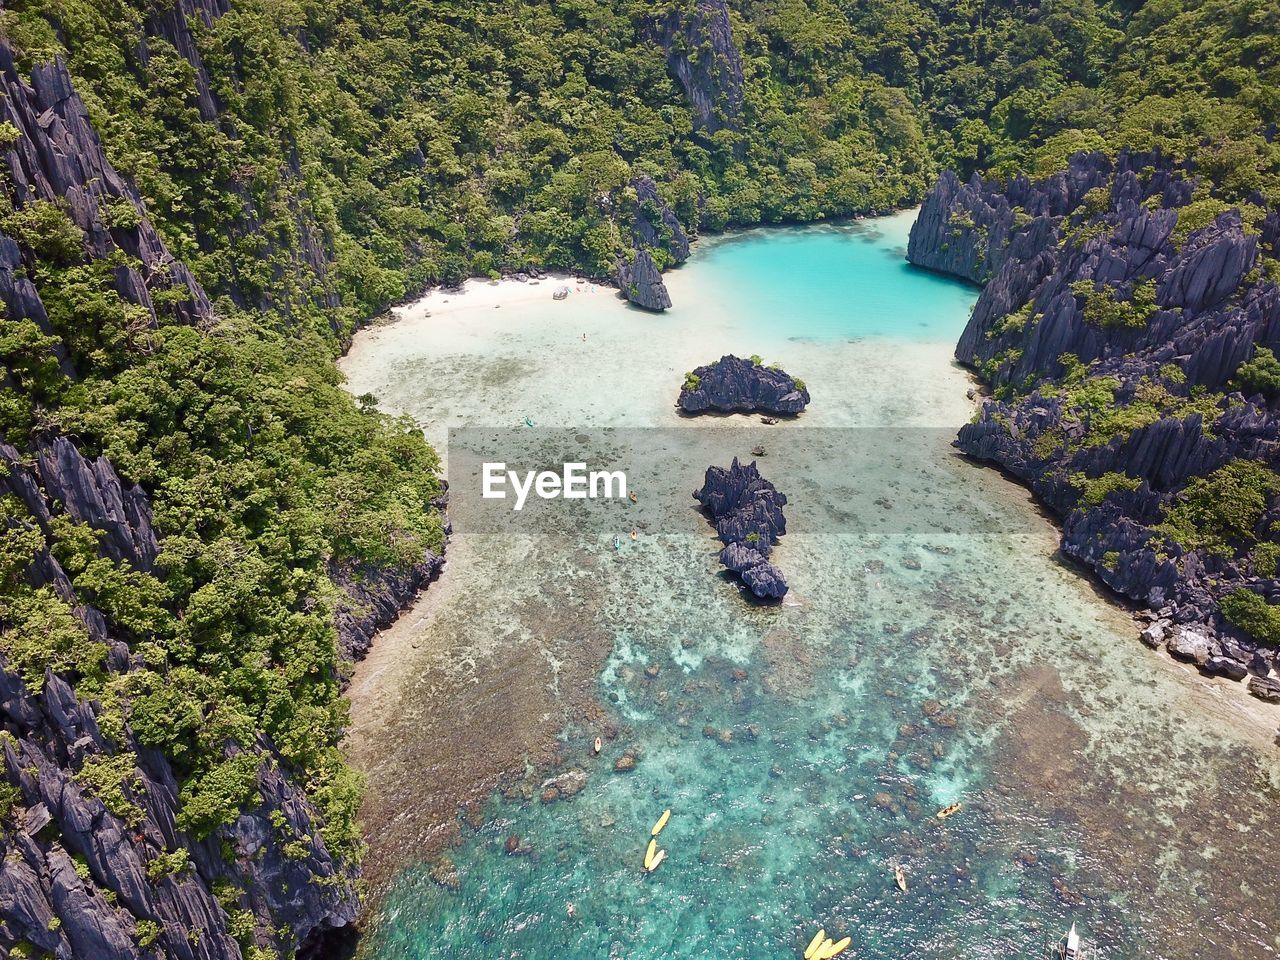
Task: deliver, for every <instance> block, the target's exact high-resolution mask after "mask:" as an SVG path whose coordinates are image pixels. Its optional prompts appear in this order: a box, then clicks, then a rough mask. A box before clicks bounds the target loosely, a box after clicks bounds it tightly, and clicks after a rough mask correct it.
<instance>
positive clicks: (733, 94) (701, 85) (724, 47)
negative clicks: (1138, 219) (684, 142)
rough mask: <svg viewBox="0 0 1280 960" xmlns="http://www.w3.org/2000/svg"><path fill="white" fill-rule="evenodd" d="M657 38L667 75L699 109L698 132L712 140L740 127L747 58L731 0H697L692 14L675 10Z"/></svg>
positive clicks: (696, 111) (657, 26) (695, 110)
mask: <svg viewBox="0 0 1280 960" xmlns="http://www.w3.org/2000/svg"><path fill="white" fill-rule="evenodd" d="M651 35H652V36H653V38H654V39H655V40H656V41H657V42H658V44H659V45H660V46H661V47H662V49H663V50H665V51H666V54H667V69H668V70H669V71H670V72H671V73H672V74H673V75H674V76H675V78H676V80H678V81H679V83H680V88H681V89H682V90H683V91H684V95H685V98H686V99H687V100H688V101H689V106H691V107H692V108H693V116H694V122H695V123H696V124H697V126H698V129H699V130H701V131H703V132H704V133H708V134H711V133H715V132H716V131H717V130H723V129H725V128H732V127H736V126H737V124H738V121H739V119H740V117H741V114H742V86H743V75H742V58H741V56H740V55H739V53H738V47H737V44H736V43H735V42H734V39H733V26H732V23H731V22H730V18H729V5H728V3H727V2H726V0H696V2H695V3H694V4H693V8H692V10H689V9H688V8H686V9H684V10H681V9H678V8H677V9H672V10H671V11H670V12H669V13H667V14H666V16H665V17H663V18H662V19H661V20H659V21H657V22H656V23H655V24H654V26H653V28H652V30H651ZM694 51H696V53H695V52H694Z"/></svg>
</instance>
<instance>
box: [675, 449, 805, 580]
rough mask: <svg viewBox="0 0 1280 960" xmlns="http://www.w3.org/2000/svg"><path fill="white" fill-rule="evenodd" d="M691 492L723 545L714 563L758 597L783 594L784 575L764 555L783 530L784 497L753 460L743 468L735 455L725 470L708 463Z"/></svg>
mask: <svg viewBox="0 0 1280 960" xmlns="http://www.w3.org/2000/svg"><path fill="white" fill-rule="evenodd" d="M693 496H694V498H695V499H696V500H697V501H698V502H699V503H700V504H702V507H703V509H704V510H706V511H707V514H708V515H709V516H710V517H711V521H712V522H713V523H714V524H715V527H716V535H717V536H718V537H719V538H720V540H721V542H722V543H724V544H725V547H724V549H723V550H721V551H720V562H721V563H723V564H724V565H725V567H727V568H728V569H729V570H731V571H732V572H734V573H736V574H738V575H739V576H740V577H741V578H742V582H743V583H744V584H746V586H747V588H748V589H750V590H751V592H752V593H753V594H755V596H757V597H758V598H760V599H762V600H780V599H781V598H782V597H784V596H785V595H786V593H787V580H786V577H784V576H783V575H782V571H780V570H779V569H778V568H777V567H775V566H774V565H773V564H771V563H769V559H768V558H769V553H770V551H771V550H772V549H773V545H774V544H775V543H777V542H778V538H779V537H780V536H782V535H783V534H784V533H786V532H787V521H786V518H785V517H784V516H783V514H782V508H783V506H785V505H786V502H787V498H786V496H784V495H783V494H781V493H779V492H778V490H777V488H775V487H774V485H773V484H772V483H770V482H769V481H768V480H766V479H764V477H762V476H760V471H759V470H758V469H757V468H756V465H755V463H754V462H752V463H749V464H747V465H746V466H743V465H742V464H740V463H739V462H738V459H737V458H736V457H735V458H734V460H733V463H732V464H731V465H730V466H729V467H728V468H725V467H708V468H707V474H706V477H705V479H704V481H703V484H702V487H701V488H699V489H698V490H695V491H694V493H693Z"/></svg>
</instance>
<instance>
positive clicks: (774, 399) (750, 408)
mask: <svg viewBox="0 0 1280 960" xmlns="http://www.w3.org/2000/svg"><path fill="white" fill-rule="evenodd" d="M693 377H694V378H696V382H697V386H696V387H693V386H691V382H692V381H687V382H686V383H685V385H684V386H683V387H681V390H680V398H679V400H678V401H677V402H678V403H679V405H680V409H681V410H684V411H685V412H686V413H703V412H705V411H708V410H719V411H723V412H726V413H769V414H774V415H778V416H793V415H795V414H797V413H800V412H802V411H803V410H804V408H805V407H806V406H807V405H808V404H809V391H808V390H807V389H805V387H804V385H803V384H799V383H797V382H796V380H795V379H794V378H793V377H791V376H788V375H787V374H786V373H785V372H783V371H782V370H775V369H773V368H771V367H766V366H764V365H763V364H755V363H752V362H751V361H750V360H742V359H739V358H738V357H735V356H732V355H728V356H723V357H721V358H720V359H719V360H717V361H716V362H715V363H712V364H708V365H706V366H702V367H698V368H697V369H696V370H694V371H693Z"/></svg>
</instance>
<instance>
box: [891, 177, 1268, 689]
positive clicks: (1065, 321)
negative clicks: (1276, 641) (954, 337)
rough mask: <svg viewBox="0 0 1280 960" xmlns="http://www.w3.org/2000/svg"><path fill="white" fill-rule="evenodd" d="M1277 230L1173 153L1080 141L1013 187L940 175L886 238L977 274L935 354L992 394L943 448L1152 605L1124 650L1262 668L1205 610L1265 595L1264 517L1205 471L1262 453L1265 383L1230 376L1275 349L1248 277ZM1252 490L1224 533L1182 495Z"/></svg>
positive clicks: (1254, 650) (1259, 275) (1257, 647)
mask: <svg viewBox="0 0 1280 960" xmlns="http://www.w3.org/2000/svg"><path fill="white" fill-rule="evenodd" d="M1198 184H1199V186H1198ZM1206 197H1207V199H1206ZM1254 200H1255V201H1257V202H1258V204H1260V203H1261V198H1256V197H1255V198H1254ZM1278 239H1280V216H1277V214H1276V212H1275V211H1262V212H1258V210H1257V208H1256V207H1255V208H1253V209H1251V210H1250V220H1249V221H1246V220H1245V219H1244V216H1243V215H1242V212H1241V209H1240V208H1238V207H1231V206H1230V205H1229V204H1227V203H1224V202H1221V201H1218V200H1216V199H1214V198H1213V196H1212V194H1211V193H1209V192H1208V191H1207V190H1205V188H1204V185H1203V184H1201V183H1200V182H1199V180H1198V178H1197V176H1196V173H1195V171H1193V170H1191V169H1188V168H1187V167H1185V166H1180V165H1176V164H1173V163H1170V162H1169V161H1168V160H1166V159H1164V158H1162V157H1160V156H1158V155H1149V154H1121V155H1120V156H1119V157H1118V158H1116V159H1114V160H1112V159H1109V158H1107V157H1105V156H1102V155H1099V154H1081V155H1077V156H1076V157H1074V158H1073V159H1072V161H1071V163H1070V166H1069V167H1068V169H1066V170H1065V171H1063V172H1061V173H1059V174H1055V175H1054V176H1052V177H1049V178H1047V179H1044V180H1040V181H1034V182H1032V181H1029V180H1026V179H1025V178H1015V179H1013V180H1011V181H1010V182H1009V183H1007V184H1004V185H999V184H994V183H987V182H984V181H982V180H980V179H978V178H974V179H972V180H970V182H969V183H968V184H964V185H962V184H960V183H959V181H958V180H956V178H955V177H954V176H952V175H950V174H947V175H944V176H943V177H942V179H941V180H940V181H939V183H938V185H937V187H936V188H935V189H934V191H933V192H932V193H931V194H930V195H929V197H928V198H927V199H926V201H925V203H924V205H923V207H922V209H921V214H920V218H919V221H918V222H917V224H916V226H915V228H914V229H913V231H912V235H911V241H910V246H909V249H908V256H909V259H910V260H911V262H913V263H915V264H917V265H920V266H924V267H927V268H930V269H935V270H941V271H944V272H947V273H951V274H954V275H956V276H960V277H964V278H966V279H970V280H975V281H981V282H985V284H986V285H985V287H984V289H983V291H982V294H981V296H980V297H979V298H978V302H977V304H976V306H975V307H974V311H973V315H972V317H971V318H970V321H969V324H968V326H967V327H966V328H965V331H964V333H963V334H962V336H961V338H960V341H959V344H958V346H957V348H956V357H957V359H959V360H960V361H961V362H962V363H964V364H967V365H969V366H971V367H973V368H974V369H975V370H976V371H977V372H978V374H979V376H980V377H981V378H982V379H983V380H984V381H985V382H986V383H987V384H988V385H990V387H991V388H992V389H993V391H994V393H995V396H994V397H992V398H989V399H986V400H984V401H983V403H982V406H981V409H980V410H979V411H978V413H977V415H976V417H975V420H974V422H972V423H970V424H968V425H967V426H965V427H964V428H963V429H962V430H961V431H960V435H959V438H958V439H957V446H958V447H959V448H960V449H962V450H963V451H965V452H966V453H968V454H970V455H971V456H974V457H976V458H978V459H980V460H984V461H988V462H992V463H996V464H998V465H1000V466H1001V467H1002V468H1003V469H1005V470H1007V471H1008V472H1009V473H1011V474H1013V475H1014V476H1015V477H1017V478H1018V479H1020V480H1022V481H1023V482H1025V483H1027V484H1028V485H1029V486H1030V487H1031V488H1032V489H1033V490H1034V491H1035V493H1036V494H1037V495H1038V496H1039V497H1040V498H1041V499H1042V500H1043V501H1044V502H1046V503H1047V504H1048V505H1049V506H1050V507H1052V508H1053V509H1054V510H1055V512H1057V513H1058V514H1059V515H1060V516H1062V518H1063V532H1062V551H1063V553H1064V554H1066V555H1067V556H1069V557H1071V558H1072V559H1075V560H1077V561H1079V562H1081V563H1083V564H1084V565H1085V566H1087V567H1088V568H1089V569H1091V570H1092V571H1093V572H1095V573H1096V574H1097V576H1098V577H1099V578H1100V579H1102V580H1103V581H1104V582H1105V583H1106V584H1107V585H1108V586H1110V587H1111V588H1112V589H1114V590H1116V591H1117V592H1118V593H1121V594H1123V595H1124V596H1126V597H1128V598H1130V599H1132V600H1134V601H1137V602H1138V603H1141V604H1143V605H1145V606H1146V607H1148V608H1150V609H1151V610H1153V611H1155V613H1154V614H1153V615H1152V616H1153V620H1152V623H1151V624H1150V626H1149V627H1148V628H1147V629H1146V630H1145V631H1144V632H1143V639H1144V641H1145V642H1147V643H1148V644H1150V645H1152V646H1159V645H1163V644H1167V645H1168V649H1169V652H1170V653H1171V654H1173V655H1175V656H1178V657H1180V658H1181V659H1184V660H1188V661H1190V662H1193V663H1196V664H1197V665H1199V666H1201V667H1202V668H1204V669H1206V670H1208V671H1209V672H1214V673H1218V674H1220V675H1223V676H1238V675H1241V674H1242V671H1248V672H1249V673H1251V674H1253V675H1254V676H1255V678H1258V677H1262V678H1265V677H1267V676H1269V675H1271V673H1272V671H1273V670H1274V669H1275V666H1276V663H1275V654H1274V650H1273V649H1271V648H1270V647H1269V646H1268V645H1267V644H1266V643H1260V642H1259V641H1260V638H1259V637H1257V636H1253V635H1251V634H1250V633H1249V632H1247V631H1246V630H1245V629H1244V628H1243V627H1242V626H1241V625H1240V624H1237V623H1233V622H1231V621H1230V620H1229V619H1228V618H1227V617H1226V616H1225V615H1224V614H1223V611H1222V607H1221V604H1222V601H1223V600H1224V598H1226V597H1228V596H1229V595H1232V594H1236V593H1237V592H1239V591H1245V590H1247V591H1250V592H1252V593H1253V594H1255V595H1257V596H1258V597H1260V598H1261V599H1262V600H1265V601H1267V602H1269V603H1271V604H1276V603H1277V602H1280V582H1278V581H1277V579H1276V572H1277V571H1276V569H1275V565H1276V564H1275V560H1274V559H1268V558H1273V557H1274V556H1275V554H1274V553H1273V552H1272V549H1273V548H1272V547H1270V544H1272V543H1274V542H1275V540H1276V539H1277V533H1276V530H1277V529H1280V527H1277V526H1276V524H1275V521H1276V520H1277V519H1280V510H1278V509H1277V507H1276V505H1275V497H1274V496H1273V495H1271V494H1269V493H1267V492H1266V490H1265V489H1264V490H1261V491H1252V492H1250V491H1247V490H1243V489H1232V488H1231V487H1230V485H1229V484H1228V485H1227V486H1225V487H1223V488H1222V491H1223V492H1220V493H1218V494H1215V493H1214V491H1215V490H1218V489H1219V488H1218V487H1215V486H1213V485H1206V484H1209V482H1210V481H1213V482H1214V483H1217V482H1218V481H1216V480H1214V478H1224V479H1223V480H1222V482H1224V483H1225V482H1226V481H1227V480H1230V478H1231V477H1232V476H1234V475H1235V474H1233V473H1231V471H1233V470H1236V469H1237V467H1238V465H1239V464H1241V463H1245V464H1246V465H1256V464H1261V465H1264V466H1265V467H1267V468H1268V469H1269V470H1271V471H1274V469H1275V468H1276V466H1277V450H1278V449H1280V414H1278V413H1277V409H1276V407H1277V404H1276V397H1275V396H1273V395H1267V394H1265V393H1263V392H1259V389H1258V388H1256V387H1255V386H1251V385H1250V384H1247V383H1243V382H1241V381H1240V380H1239V376H1240V371H1241V365H1242V364H1244V363H1246V362H1248V361H1251V360H1254V359H1255V358H1258V357H1259V356H1265V355H1260V354H1259V350H1261V349H1263V348H1269V349H1275V348H1278V347H1280V288H1278V287H1277V286H1276V284H1275V283H1274V282H1273V281H1272V280H1270V279H1268V277H1269V276H1270V274H1269V272H1268V271H1267V270H1264V269H1262V258H1263V257H1264V256H1265V257H1268V258H1272V257H1274V256H1275V255H1276V253H1277V240H1278ZM1245 469H1248V467H1247V466H1246V468H1245ZM1219 471H1226V472H1219ZM1272 475H1273V474H1272ZM1249 476H1250V477H1255V476H1259V477H1263V481H1262V485H1263V486H1264V487H1265V486H1266V483H1268V481H1265V477H1266V476H1267V474H1266V473H1265V472H1264V473H1262V474H1255V473H1250V474H1249ZM1206 478H1207V479H1206ZM1254 496H1258V497H1261V501H1260V502H1261V503H1262V505H1261V506H1259V507H1258V511H1257V516H1250V517H1248V518H1247V519H1246V520H1243V521H1239V522H1241V523H1243V524H1244V527H1243V528H1241V529H1235V530H1230V531H1226V532H1225V533H1222V536H1223V537H1225V540H1226V542H1225V543H1223V542H1216V541H1215V538H1217V539H1221V538H1218V537H1217V534H1218V533H1220V532H1221V531H1213V530H1209V529H1207V525H1211V523H1212V522H1213V521H1212V520H1211V518H1210V517H1208V516H1204V515H1200V514H1196V513H1195V510H1196V509H1199V508H1198V507H1196V508H1193V507H1188V506H1187V504H1198V503H1201V502H1202V501H1205V502H1209V503H1212V502H1213V501H1214V500H1215V499H1217V500H1225V501H1228V502H1231V503H1232V504H1233V505H1237V504H1240V503H1247V502H1249V498H1251V497H1254ZM1204 513H1213V510H1212V508H1211V507H1210V508H1209V509H1208V510H1207V511H1201V514H1204ZM1188 517H1190V518H1191V519H1187V518H1188ZM1171 518H1181V519H1178V520H1177V523H1180V524H1181V526H1176V525H1174V520H1173V519H1171ZM1188 524H1190V525H1191V527H1192V528H1193V529H1188ZM1258 686H1259V689H1261V688H1262V687H1263V686H1264V685H1261V684H1260V685H1258Z"/></svg>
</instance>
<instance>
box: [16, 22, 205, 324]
mask: <svg viewBox="0 0 1280 960" xmlns="http://www.w3.org/2000/svg"><path fill="white" fill-rule="evenodd" d="M0 94H2V95H0V120H5V121H8V122H9V123H11V124H13V125H14V126H15V127H16V128H17V129H18V130H19V132H20V134H21V135H20V136H19V137H18V138H17V139H16V140H14V141H13V143H11V144H9V145H8V146H7V147H6V148H5V149H4V151H3V158H4V162H5V166H6V167H7V168H8V172H9V179H10V183H11V188H10V189H11V190H12V194H13V197H14V199H15V201H16V203H17V204H18V205H19V206H21V205H25V204H28V203H31V202H33V201H36V200H43V201H47V202H62V201H65V204H66V209H67V212H68V213H69V214H70V216H71V219H72V220H73V221H74V222H75V224H76V226H77V227H79V228H80V229H81V230H82V231H83V232H84V236H85V247H86V252H87V253H88V254H89V255H90V256H91V257H94V258H98V257H104V256H107V255H108V254H110V253H112V252H113V251H115V250H120V251H123V252H124V253H125V254H127V255H128V256H130V257H133V258H136V259H137V261H139V265H137V266H120V267H117V268H116V271H115V280H116V288H117V290H118V291H119V293H120V295H121V296H122V297H124V298H125V299H126V300H128V301H129V302H130V303H134V304H136V305H138V306H140V307H143V308H145V309H146V310H147V311H148V312H149V313H150V314H151V318H152V322H153V324H154V322H155V320H156V307H155V304H154V303H153V302H152V298H151V295H152V293H153V292H157V291H161V290H172V291H178V292H180V295H179V296H177V297H174V298H173V302H172V303H171V304H169V306H168V309H171V310H172V311H173V312H174V313H175V314H176V316H177V318H178V319H179V320H181V321H182V322H184V323H189V324H193V325H198V324H203V323H207V322H209V321H210V320H212V318H213V309H212V307H211V306H210V304H209V298H208V297H207V296H206V295H205V292H204V290H203V289H202V288H201V287H200V285H199V284H198V283H196V281H195V278H194V277H192V275H191V272H190V271H189V270H188V269H187V268H186V266H185V265H184V264H182V263H180V262H179V261H177V260H175V259H174V258H173V256H172V255H171V254H170V253H169V251H168V250H167V249H166V248H165V245H164V243H163V242H162V241H161V240H160V237H159V236H158V235H157V234H156V231H155V229H154V228H153V227H152V226H151V222H150V221H149V220H147V219H146V216H145V210H144V207H143V204H142V198H141V197H140V196H139V194H138V191H137V190H136V189H135V188H134V186H133V184H131V183H128V182H127V181H125V180H124V178H122V177H121V176H120V175H119V174H118V173H117V172H116V170H115V168H114V167H113V166H112V165H111V163H110V162H109V161H108V160H107V157H106V154H104V153H103V151H102V143H101V141H100V140H99V139H98V135H97V133H96V132H94V129H93V127H92V125H91V124H90V122H89V114H88V111H87V110H86V109H85V105H84V102H83V101H82V100H81V99H80V97H79V96H78V95H77V94H76V92H75V90H74V88H73V87H72V85H71V77H70V75H69V74H68V73H67V69H66V66H65V65H64V64H63V63H62V61H61V60H56V61H54V62H52V63H46V64H40V65H37V66H36V67H34V68H33V69H32V72H31V82H30V83H29V84H28V83H27V82H26V81H25V80H23V79H22V77H21V76H20V75H19V73H18V69H17V66H16V65H15V63H14V60H13V51H12V50H11V49H10V48H9V46H8V44H5V43H0ZM3 259H8V258H7V257H4V258H3ZM10 282H12V281H10ZM31 292H33V291H31ZM23 300H24V307H25V309H27V310H30V311H31V313H32V314H34V315H35V316H33V317H32V318H33V319H35V318H36V316H39V317H43V315H44V310H43V307H41V308H39V309H36V308H35V306H34V304H32V303H31V302H30V300H29V297H27V296H24V297H23Z"/></svg>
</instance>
